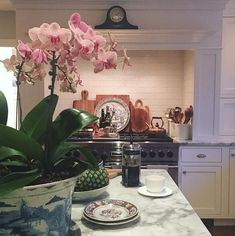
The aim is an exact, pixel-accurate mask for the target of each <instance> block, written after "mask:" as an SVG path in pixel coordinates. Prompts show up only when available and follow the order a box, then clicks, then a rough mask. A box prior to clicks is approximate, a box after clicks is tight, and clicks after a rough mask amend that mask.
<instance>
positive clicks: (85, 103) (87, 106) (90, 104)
mask: <svg viewBox="0 0 235 236" xmlns="http://www.w3.org/2000/svg"><path fill="white" fill-rule="evenodd" d="M88 95H89V93H88V91H87V90H82V91H81V100H74V101H73V108H76V109H81V110H84V111H87V112H89V113H91V114H94V110H95V100H88Z"/></svg>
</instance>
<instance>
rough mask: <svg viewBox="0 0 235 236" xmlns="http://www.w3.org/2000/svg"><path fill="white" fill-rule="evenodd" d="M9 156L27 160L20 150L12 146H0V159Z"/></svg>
mask: <svg viewBox="0 0 235 236" xmlns="http://www.w3.org/2000/svg"><path fill="white" fill-rule="evenodd" d="M11 157H14V158H16V157H19V158H22V159H24V160H27V159H26V156H25V155H24V154H23V153H22V152H19V151H17V150H15V149H12V148H8V147H3V146H0V161H1V160H4V159H6V158H11Z"/></svg>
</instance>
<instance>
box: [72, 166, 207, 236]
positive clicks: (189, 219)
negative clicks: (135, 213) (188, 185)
mask: <svg viewBox="0 0 235 236" xmlns="http://www.w3.org/2000/svg"><path fill="white" fill-rule="evenodd" d="M153 173H158V174H161V175H164V176H165V177H166V186H167V187H169V188H170V189H172V190H173V194H172V195H170V196H167V197H164V198H151V197H146V196H143V195H140V194H139V193H138V192H137V190H138V187H124V186H122V184H121V176H118V177H116V178H114V179H111V181H110V185H109V187H108V189H107V191H106V192H105V193H104V194H103V195H101V196H100V197H99V198H98V199H104V198H105V199H119V200H124V201H128V202H131V203H133V204H134V205H136V206H137V208H138V209H139V212H140V217H139V219H137V220H136V221H134V222H131V223H127V224H125V225H119V226H102V225H96V224H93V223H90V222H87V221H86V220H85V219H83V218H82V211H83V209H84V207H85V206H86V205H87V204H88V203H89V202H90V201H87V202H75V203H74V204H73V208H72V219H73V220H74V221H75V222H76V223H77V226H78V227H79V228H80V230H81V235H84V236H106V235H107V236H115V235H117V236H142V235H144V236H155V235H156V236H199V235H200V236H209V235H211V234H210V233H209V231H208V230H207V228H206V227H205V226H204V224H203V223H202V222H201V220H200V218H199V217H198V215H197V214H196V213H195V211H194V210H193V208H192V207H191V205H190V204H189V202H188V201H187V200H186V198H185V197H184V195H183V194H182V192H181V191H180V190H179V188H178V186H177V185H176V184H175V183H174V181H173V180H172V179H171V177H170V175H169V174H168V172H167V171H165V170H160V169H155V170H142V172H141V182H142V183H144V178H145V176H146V175H148V174H153ZM96 200H97V199H96Z"/></svg>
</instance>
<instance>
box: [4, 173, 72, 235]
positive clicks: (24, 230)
mask: <svg viewBox="0 0 235 236" xmlns="http://www.w3.org/2000/svg"><path fill="white" fill-rule="evenodd" d="M76 180H77V177H73V178H69V179H66V180H62V181H57V182H53V183H48V184H41V185H32V186H27V187H24V188H22V189H19V190H16V191H14V192H12V193H11V194H9V195H6V196H4V198H0V235H40V236H41V235H51V236H54V235H56V236H65V235H68V232H69V228H70V221H71V207H72V194H73V191H74V187H75V184H76Z"/></svg>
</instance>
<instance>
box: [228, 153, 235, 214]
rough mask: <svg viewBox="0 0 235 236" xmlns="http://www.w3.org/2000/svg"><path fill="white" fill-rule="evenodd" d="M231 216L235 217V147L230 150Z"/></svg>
mask: <svg viewBox="0 0 235 236" xmlns="http://www.w3.org/2000/svg"><path fill="white" fill-rule="evenodd" d="M229 169H230V171H229V175H230V176H229V180H230V181H229V216H230V217H235V149H232V150H231V151H230V165H229Z"/></svg>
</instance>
